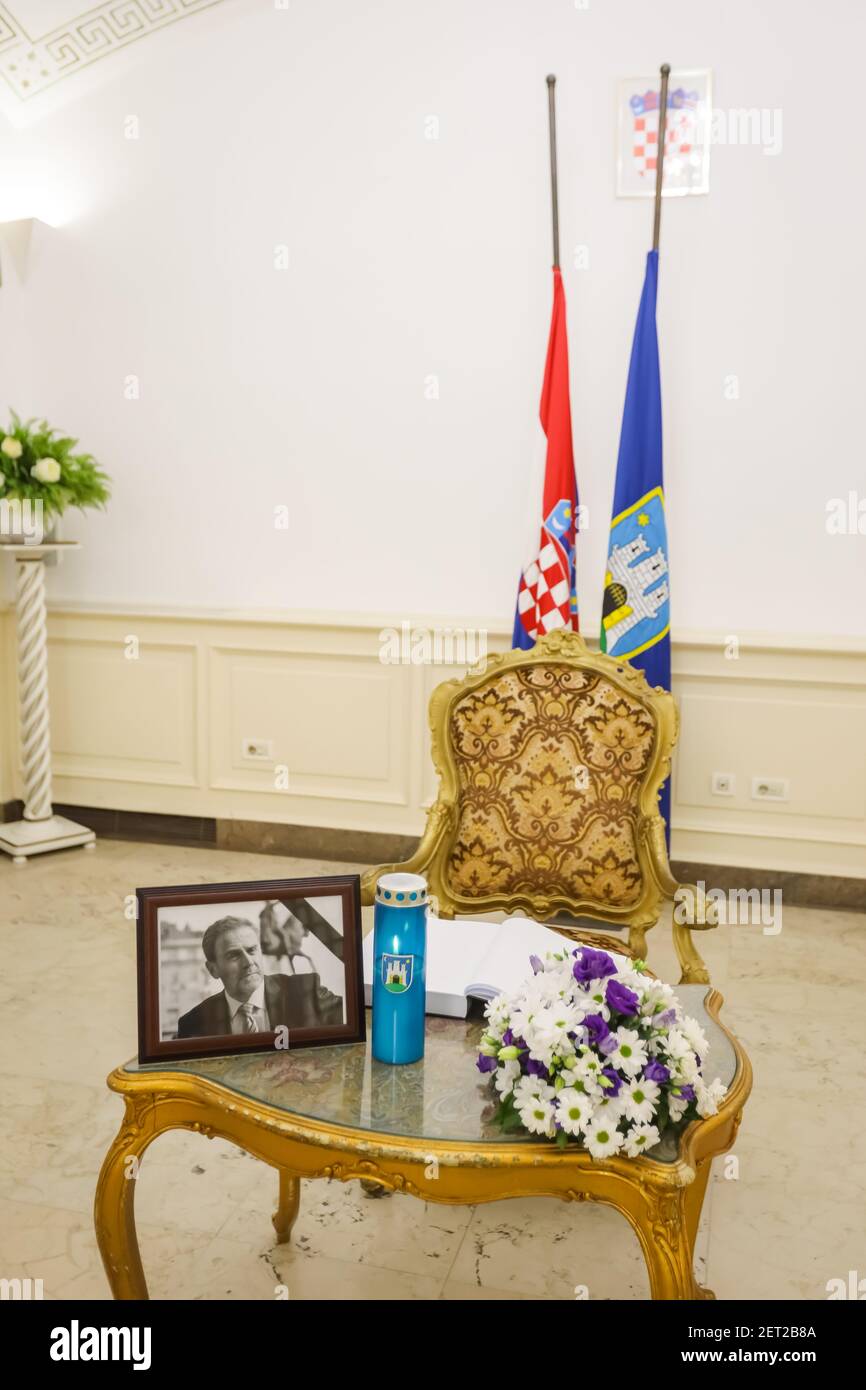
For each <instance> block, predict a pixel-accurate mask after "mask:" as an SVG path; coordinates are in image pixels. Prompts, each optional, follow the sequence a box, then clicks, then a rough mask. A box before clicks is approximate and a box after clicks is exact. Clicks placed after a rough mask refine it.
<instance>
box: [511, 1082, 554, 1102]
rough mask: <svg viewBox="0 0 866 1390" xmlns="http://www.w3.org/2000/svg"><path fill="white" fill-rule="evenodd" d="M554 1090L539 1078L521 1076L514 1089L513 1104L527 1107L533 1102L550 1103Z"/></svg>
mask: <svg viewBox="0 0 866 1390" xmlns="http://www.w3.org/2000/svg"><path fill="white" fill-rule="evenodd" d="M553 1097H554V1090H553V1087H552V1086H551V1085H549V1084H548V1082H546V1081H545V1080H544V1078H543V1077H541V1076H521V1078H520V1080H519V1081H518V1082H517V1084H516V1086H515V1087H514V1104H515V1105H516V1106H518V1108H519V1107H520V1106H521V1105H529V1104H530V1103H531V1102H532V1101H534V1100H543V1101H545V1102H547V1101H552V1100H553Z"/></svg>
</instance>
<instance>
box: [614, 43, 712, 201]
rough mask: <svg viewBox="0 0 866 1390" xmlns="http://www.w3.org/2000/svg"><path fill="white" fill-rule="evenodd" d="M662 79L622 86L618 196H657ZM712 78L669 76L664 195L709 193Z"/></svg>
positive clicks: (697, 74)
mask: <svg viewBox="0 0 866 1390" xmlns="http://www.w3.org/2000/svg"><path fill="white" fill-rule="evenodd" d="M658 81H659V79H658V76H657V75H656V76H655V77H646V78H643V77H636V78H632V79H630V80H629V81H627V82H622V83H621V84H620V93H619V151H618V167H617V194H618V195H619V196H620V197H641V196H643V197H647V198H651V197H654V196H655V183H656V164H657V157H658V134H659V88H658ZM711 116H712V105H711V102H710V73H709V72H708V71H706V72H679V73H671V79H670V87H669V89H668V105H667V115H666V119H665V162H664V183H663V192H664V194H665V195H668V194H677V193H679V194H683V193H707V192H708V191H709V157H710V127H711Z"/></svg>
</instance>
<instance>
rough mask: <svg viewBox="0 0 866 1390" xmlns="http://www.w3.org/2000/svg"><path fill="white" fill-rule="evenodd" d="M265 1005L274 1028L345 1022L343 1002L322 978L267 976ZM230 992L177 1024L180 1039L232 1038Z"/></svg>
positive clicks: (215, 996) (208, 1001) (214, 996)
mask: <svg viewBox="0 0 866 1390" xmlns="http://www.w3.org/2000/svg"><path fill="white" fill-rule="evenodd" d="M265 1004H266V1006H267V1010H268V1018H269V1019H270V1021H271V1029H272V1030H274V1029H277V1028H279V1027H281V1026H284V1027H286V1028H323V1027H333V1025H334V1024H338V1023H342V1022H343V1001H342V999H341V998H340V997H339V995H337V994H332V993H331V991H330V990H329V989H325V988H324V987H323V985H322V984H321V983H320V979H319V976H318V975H266V976H265ZM231 1031H232V1026H231V1019H230V1018H229V1006H228V1003H227V1001H226V992H225V990H222V991H221V992H220V993H219V994H212V995H211V996H210V998H208V999H203V1000H202V1002H201V1003H200V1004H196V1006H195V1008H194V1009H190V1011H189V1013H186V1014H182V1015H181V1017H180V1018H179V1019H178V1021H177V1036H178V1037H179V1038H221V1037H224V1036H225V1035H226V1034H228V1035H231Z"/></svg>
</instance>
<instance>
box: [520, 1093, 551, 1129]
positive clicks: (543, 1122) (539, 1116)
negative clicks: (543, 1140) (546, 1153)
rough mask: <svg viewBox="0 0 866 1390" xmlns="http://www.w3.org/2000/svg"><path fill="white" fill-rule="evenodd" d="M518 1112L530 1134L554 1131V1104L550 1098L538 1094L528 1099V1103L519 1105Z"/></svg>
mask: <svg viewBox="0 0 866 1390" xmlns="http://www.w3.org/2000/svg"><path fill="white" fill-rule="evenodd" d="M518 1114H519V1115H520V1118H521V1120H522V1121H523V1125H524V1128H525V1129H528V1130H529V1133H530V1134H547V1135H550V1134H551V1133H552V1132H553V1104H552V1102H551V1101H549V1100H542V1099H540V1098H539V1097H538V1096H536V1097H534V1099H532V1100H529V1101H527V1103H526V1105H521V1106H519V1107H518Z"/></svg>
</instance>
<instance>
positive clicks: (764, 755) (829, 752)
mask: <svg viewBox="0 0 866 1390" xmlns="http://www.w3.org/2000/svg"><path fill="white" fill-rule="evenodd" d="M400 622H401V620H400V619H399V618H394V617H393V615H369V616H352V615H349V614H346V615H342V614H327V613H326V614H315V613H310V614H307V613H301V614H298V613H294V614H286V613H280V614H269V613H213V614H211V613H207V612H204V613H202V612H187V611H177V612H164V611H153V612H146V613H144V612H119V611H113V610H112V609H111V608H110V607H107V606H106V607H104V608H103V607H101V608H99V609H85V608H83V607H81V606H74V605H69V606H66V607H63V606H58V605H55V606H54V607H53V608H52V610H51V612H50V614H49V665H50V672H51V700H52V745H53V748H54V773H55V789H54V795H55V800H56V801H57V802H60V803H66V804H72V805H82V806H94V807H111V808H114V809H117V810H121V811H148V812H155V811H160V812H164V813H168V814H176V815H195V816H208V817H216V818H220V819H222V818H225V819H232V820H237V821H250V822H255V821H268V822H280V823H283V824H287V825H290V824H291V825H309V826H313V827H327V828H336V829H346V830H352V831H371V832H374V833H380V834H399V835H416V834H418V833H420V831H421V829H422V826H423V823H424V808H425V806H426V805H427V804H429V801H430V799H431V797H432V796H433V794H434V790H435V778H434V776H433V774H432V768H431V764H430V754H429V748H430V738H429V730H428V726H427V701H428V699H429V695H430V691H431V690H432V689H433V687H434V686H435V685H436V684H438V682H439V681H440V680H449V679H451V678H453V677H454V676H458V675H460V674H461V669H460V667H458V666H455V665H453V664H447V665H445V664H442V665H431V664H414V663H413V662H412V661H411V660H400V661H398V662H397V663H396V664H389V663H388V662H383V661H382V660H380V656H381V654H382V652H383V649H384V644H383V641H382V638H381V634H382V632H383V629H397V630H399V628H400ZM419 622H423V625H424V627H425V628H426V629H428V630H431V631H432V630H435V629H436V628H437V627H440V628H448V627H453V623H454V620H453V619H447V618H438V619H437V618H432V617H425V618H424V619H423V620H419ZM477 628H478V629H481V630H484V631H485V632H486V633H487V642H488V647H489V650H491V651H496V650H504V649H505V648H506V647H507V646H508V645H509V630H508V629H507V628H506V626H505V625H504V624H501V623H500V624H489V623H488V624H486V625H485V624H483V623H481V624H478V625H477ZM130 637H135V638H136V640H137V643H138V656H137V658H135V659H130V658H129V657H128V656H127V654H126V653H127V652H128V651H129V638H130ZM734 648H735V651H734V652H733V653H732V649H731V640H730V638H728V637H725V636H723V635H716V634H705V633H696V634H683V635H681V636H680V638H679V639H678V640H677V641H675V643H674V691H675V694H676V696H677V699H678V702H679V706H680V712H681V735H680V744H679V748H678V750H677V753H676V756H675V762H674V807H673V837H672V857H673V858H675V859H677V860H681V861H682V860H685V861H689V862H700V863H705V864H719V865H725V864H736V865H743V866H745V867H753V868H765V869H777V870H783V869H784V870H793V871H797V872H800V873H816V874H838V875H842V876H848V877H850V876H853V877H866V737H864V735H866V641H859V640H858V639H845V640H844V641H843V640H839V641H836V642H834V641H833V640H832V639H826V638H798V639H796V640H794V639H789V638H783V637H781V636H754V637H741V638H740V640H739V643H738V644H734ZM14 651H15V645H14V613H13V611H12V610H11V608H9V607H7V608H6V609H4V610H3V611H2V612H0V653H2V655H3V674H2V683H0V692H2V712H0V738H2V745H0V793H2V800H4V801H9V800H11V799H12V798H13V797H16V796H20V794H21V777H20V756H19V748H18V736H17V697H16V685H15V661H14ZM250 738H253V739H257V740H261V741H262V742H263V743H264V744H265V745H269V746H268V747H267V751H266V756H265V757H264V758H262V759H255V758H250V757H249V756H247V755H246V754H245V752H244V742H245V740H247V739H250ZM280 769H284V770H285V775H283V776H282V777H280V776H279V775H278V774H279V771H280ZM714 772H724V773H728V774H730V775H732V776H733V777H734V778H735V790H734V794H733V795H732V796H727V797H721V796H717V795H714V794H713V792H712V790H711V779H712V775H713V773H714ZM755 777H772V778H782V779H785V780H786V781H787V782H788V799H787V800H786V801H779V802H768V801H758V800H755V799H754V798H753V797H752V795H751V784H752V779H753V778H755Z"/></svg>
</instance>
